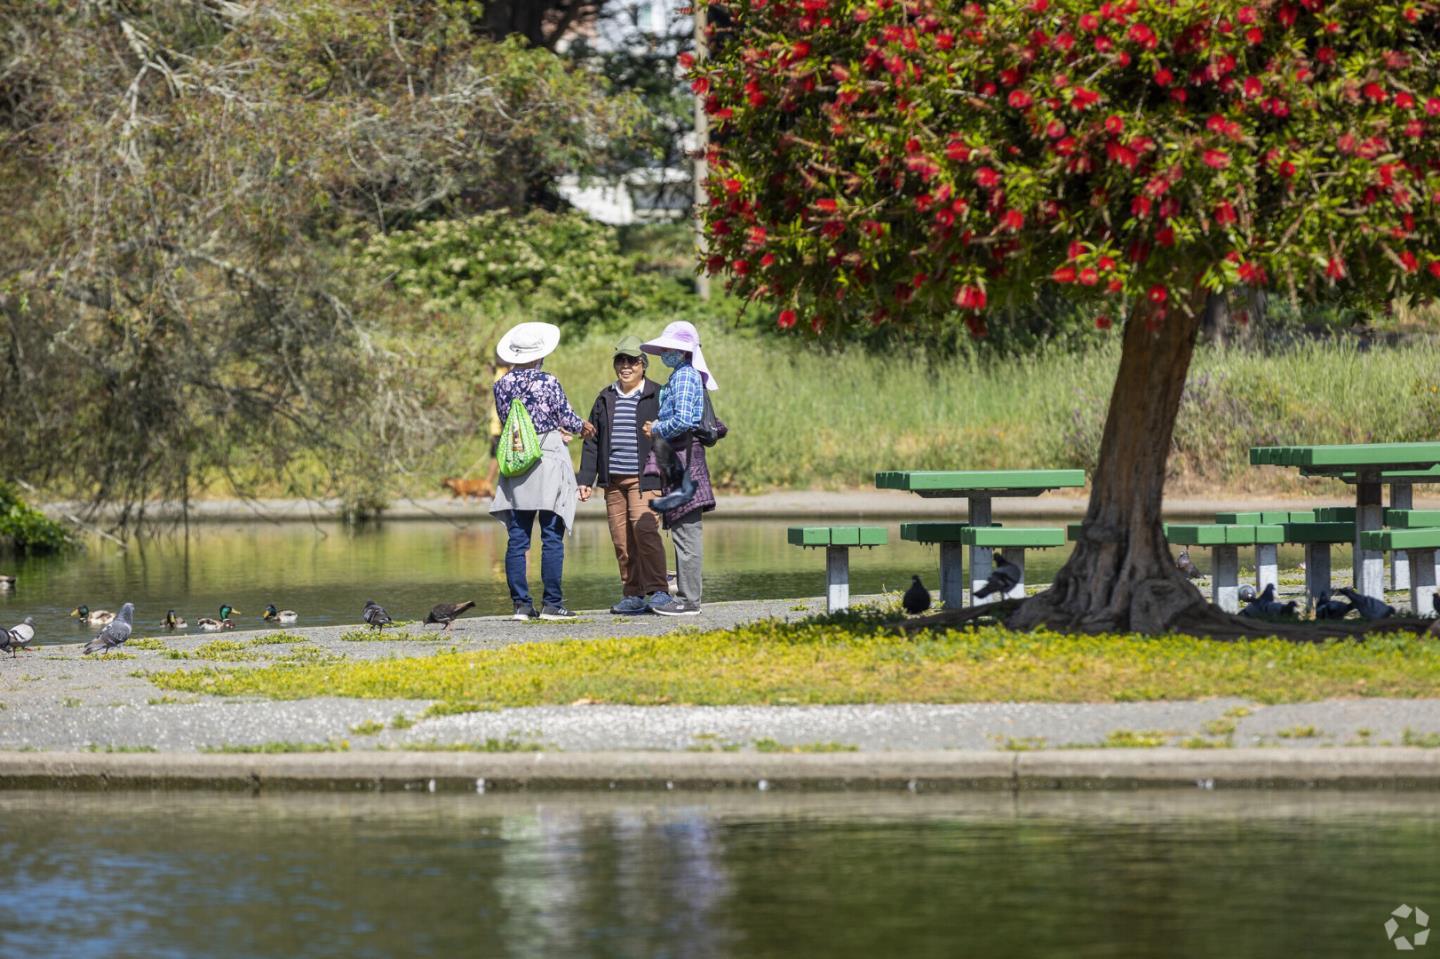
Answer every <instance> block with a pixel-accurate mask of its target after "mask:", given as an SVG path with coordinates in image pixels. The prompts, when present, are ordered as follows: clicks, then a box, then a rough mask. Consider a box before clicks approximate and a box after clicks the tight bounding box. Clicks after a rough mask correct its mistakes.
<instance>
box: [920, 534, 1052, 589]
mask: <svg viewBox="0 0 1440 959" xmlns="http://www.w3.org/2000/svg"><path fill="white" fill-rule="evenodd" d="M900 538H901V539H903V540H908V541H910V542H912V543H926V544H930V545H939V547H940V605H941V607H942V608H944V609H959V608H961V607H962V606H964V605H965V588H964V584H965V547H967V546H968V547H970V548H972V549H981V550H997V549H998V550H1000V555H1002V556H1004V557H1005V558H1006V559H1007V560H1009V561H1010V562H1012V563H1014V564H1015V565H1016V566H1018V567H1019V568H1020V580H1019V581H1018V582H1017V583H1016V584H1015V587H1014V589H1012V590H1011V591H1010V592H1009V593H1006V594H1005V595H1004V596H999V595H997V594H995V593H992V594H990V596H986V597H983V598H981V599H976V598H975V593H976V591H977V590H979V589H980V588H981V587H983V586H984V585H985V581H986V580H987V579H989V578H990V567H991V564H990V562H989V561H988V560H989V557H988V555H987V557H986V559H987V561H986V563H985V564H984V575H983V576H982V575H981V574H980V572H979V571H977V570H975V569H974V567H975V566H977V565H979V564H977V563H973V562H972V563H971V567H972V569H971V573H970V605H971V606H979V605H984V604H985V603H991V602H998V601H1000V600H1001V599H1011V598H1014V599H1023V598H1024V597H1025V551H1026V550H1027V549H1049V548H1051V547H1055V546H1064V545H1065V531H1064V530H1062V529H1050V528H1046V527H1038V526H1016V527H1004V526H995V525H991V526H971V525H969V524H968V523H945V522H938V523H901V524H900ZM972 556H973V554H972Z"/></svg>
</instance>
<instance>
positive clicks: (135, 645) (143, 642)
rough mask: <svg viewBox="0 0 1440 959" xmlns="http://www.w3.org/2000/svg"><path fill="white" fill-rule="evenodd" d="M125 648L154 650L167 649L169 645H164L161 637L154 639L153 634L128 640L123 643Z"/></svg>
mask: <svg viewBox="0 0 1440 959" xmlns="http://www.w3.org/2000/svg"><path fill="white" fill-rule="evenodd" d="M125 648H126V649H149V650H156V649H169V648H170V647H169V646H166V645H165V641H164V640H162V639H156V638H155V637H154V636H144V637H141V638H140V639H132V640H130V641H129V642H127V643H126V644H125Z"/></svg>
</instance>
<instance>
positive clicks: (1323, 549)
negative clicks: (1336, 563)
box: [1305, 543, 1330, 612]
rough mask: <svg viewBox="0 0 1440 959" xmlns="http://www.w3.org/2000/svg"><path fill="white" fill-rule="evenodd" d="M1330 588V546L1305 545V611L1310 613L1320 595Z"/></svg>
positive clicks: (1327, 544)
mask: <svg viewBox="0 0 1440 959" xmlns="http://www.w3.org/2000/svg"><path fill="white" fill-rule="evenodd" d="M1329 588H1330V544H1329V543H1306V544H1305V611H1306V612H1309V611H1310V610H1311V609H1312V608H1313V607H1314V605H1315V600H1316V598H1317V597H1319V595H1320V594H1321V593H1323V592H1325V591H1326V590H1328V589H1329Z"/></svg>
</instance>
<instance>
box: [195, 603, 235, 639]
mask: <svg viewBox="0 0 1440 959" xmlns="http://www.w3.org/2000/svg"><path fill="white" fill-rule="evenodd" d="M238 612H240V610H238V609H236V608H235V607H234V606H231V605H230V604H229V603H225V604H224V605H222V606H221V607H220V618H219V619H211V618H210V617H209V616H201V617H200V618H199V619H197V620H195V625H196V626H199V627H200V628H201V629H203V630H205V632H207V633H213V632H217V631H219V630H222V629H234V628H235V621H234V620H233V619H231V618H230V614H231V613H238Z"/></svg>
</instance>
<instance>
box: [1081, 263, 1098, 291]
mask: <svg viewBox="0 0 1440 959" xmlns="http://www.w3.org/2000/svg"><path fill="white" fill-rule="evenodd" d="M1077 279H1078V280H1079V281H1080V285H1081V286H1094V285H1095V284H1096V283H1099V282H1100V274H1099V273H1097V272H1095V269H1094V268H1093V267H1088V266H1087V267H1085V268H1084V269H1083V270H1081V271H1080V275H1079V276H1078V277H1077Z"/></svg>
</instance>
